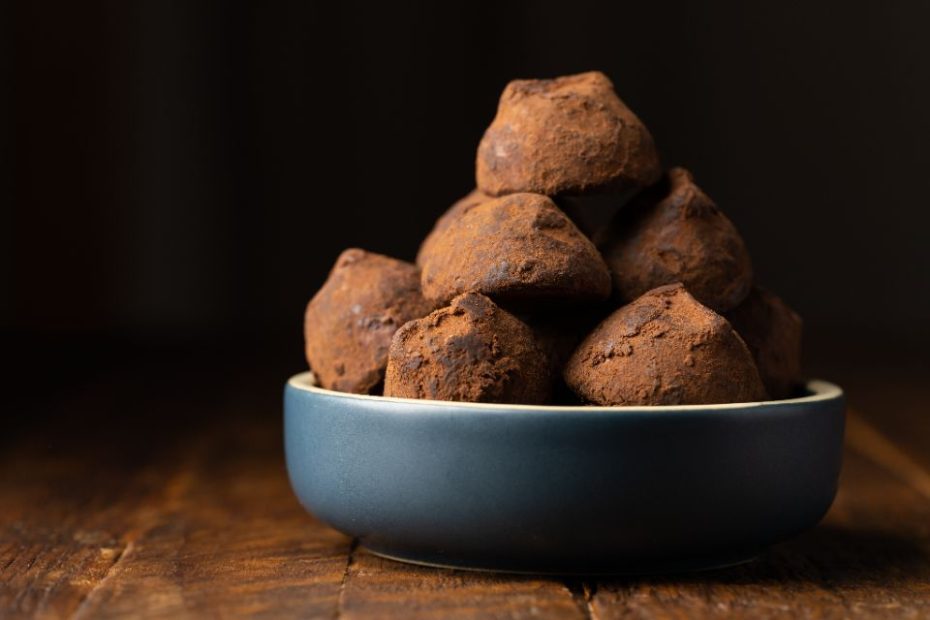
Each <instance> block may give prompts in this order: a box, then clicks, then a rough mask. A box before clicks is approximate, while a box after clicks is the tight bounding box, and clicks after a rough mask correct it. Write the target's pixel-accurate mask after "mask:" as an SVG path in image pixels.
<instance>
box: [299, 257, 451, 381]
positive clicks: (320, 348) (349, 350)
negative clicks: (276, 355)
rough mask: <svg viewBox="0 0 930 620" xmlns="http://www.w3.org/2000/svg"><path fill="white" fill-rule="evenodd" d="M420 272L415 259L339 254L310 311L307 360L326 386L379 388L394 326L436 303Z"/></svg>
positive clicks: (306, 319)
mask: <svg viewBox="0 0 930 620" xmlns="http://www.w3.org/2000/svg"><path fill="white" fill-rule="evenodd" d="M419 275H420V274H419V271H418V270H417V268H416V267H415V266H414V265H411V264H410V263H406V262H403V261H399V260H395V259H393V258H389V257H387V256H382V255H380V254H373V253H371V252H366V251H364V250H358V249H350V250H346V251H344V252H343V253H342V254H341V255H340V256H339V258H338V260H337V261H336V264H335V266H334V267H333V269H332V271H331V272H330V274H329V278H327V280H326V283H325V284H323V287H322V288H321V289H320V290H319V291H318V292H317V293H316V295H314V296H313V299H311V300H310V303H309V304H308V305H307V312H306V314H305V316H304V336H305V339H306V354H307V361H308V362H309V364H310V368H311V369H312V370H313V372H314V374H315V375H316V377H317V380H318V381H319V383H320V385H321V386H323V387H324V388H327V389H331V390H338V391H340V392H355V393H358V394H368V393H371V392H373V391H376V389H377V388H378V387H379V386H380V384H381V382H382V381H383V379H384V369H385V366H386V365H387V354H388V348H389V347H390V345H391V337H392V336H393V335H394V332H395V331H397V328H399V327H400V326H401V325H403V324H404V323H406V322H407V321H410V320H412V319H417V318H420V317H422V316H425V315H426V314H428V313H429V312H430V311H431V310H432V309H433V308H434V307H435V306H433V305H432V304H430V303H429V302H427V301H426V300H425V299H424V298H423V296H422V295H421V294H420V277H419Z"/></svg>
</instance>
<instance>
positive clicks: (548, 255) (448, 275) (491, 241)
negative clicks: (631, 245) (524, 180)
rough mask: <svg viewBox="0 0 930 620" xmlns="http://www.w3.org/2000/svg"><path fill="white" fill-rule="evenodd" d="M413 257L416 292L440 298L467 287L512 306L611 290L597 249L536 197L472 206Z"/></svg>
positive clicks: (552, 206)
mask: <svg viewBox="0 0 930 620" xmlns="http://www.w3.org/2000/svg"><path fill="white" fill-rule="evenodd" d="M420 258H421V261H422V262H421V266H422V269H423V274H422V286H423V294H424V295H425V296H426V297H427V298H428V299H431V300H435V301H437V302H440V303H442V302H446V301H448V300H450V299H452V298H453V297H455V296H456V295H458V294H461V293H465V292H469V291H476V292H479V293H484V294H485V295H488V296H489V297H491V298H493V299H494V300H495V301H497V302H498V303H503V302H506V303H518V304H520V303H526V302H536V301H540V300H546V301H552V300H558V301H581V300H597V299H604V298H606V297H607V296H608V295H609V294H610V274H609V273H608V272H607V266H606V265H605V264H604V260H603V259H602V258H601V256H600V254H598V252H597V249H596V248H595V247H594V245H593V244H592V243H591V241H590V240H589V239H588V238H587V237H585V236H584V235H583V234H582V233H581V231H579V230H578V228H576V227H575V225H574V224H573V223H572V222H571V220H569V219H568V217H567V216H566V215H565V214H564V213H562V212H561V211H560V210H559V209H558V207H556V206H555V204H554V203H553V202H552V201H551V200H550V199H549V198H547V197H545V196H541V195H539V194H512V195H510V196H505V197H503V198H497V199H495V200H490V201H488V202H483V203H481V204H478V205H475V206H473V207H472V208H470V209H468V210H467V211H465V212H464V213H462V214H461V215H460V216H458V217H456V218H454V220H453V221H452V222H451V223H450V224H449V225H448V226H447V227H446V228H445V229H444V230H441V231H439V232H438V233H437V235H436V237H435V239H434V240H433V241H431V242H430V244H429V245H428V247H427V248H425V250H424V252H423V254H422V256H421V257H420Z"/></svg>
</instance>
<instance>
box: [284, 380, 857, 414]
mask: <svg viewBox="0 0 930 620" xmlns="http://www.w3.org/2000/svg"><path fill="white" fill-rule="evenodd" d="M315 383H316V379H315V377H314V375H313V372H311V371H309V370H308V371H306V372H302V373H298V374H296V375H294V376H293V377H291V378H290V379H288V381H287V385H288V386H290V387H292V388H294V389H297V390H301V391H304V392H310V393H312V394H319V395H323V396H330V397H333V398H343V399H346V400H361V401H370V402H378V403H384V402H391V403H403V404H414V405H429V406H433V407H436V406H438V407H450V406H452V407H454V408H456V409H459V408H466V409H479V410H480V409H484V410H489V409H490V410H500V409H510V410H514V409H515V410H519V411H540V412H551V411H573V412H582V411H591V412H594V411H601V412H603V411H624V412H635V411H728V410H732V409H747V408H752V407H771V406H773V405H788V404H800V403H815V402H821V401H826V400H834V399H836V398H840V397H842V396H843V390H842V388H840V387H839V386H838V385H835V384H833V383H830V382H828V381H823V380H821V379H811V380H809V381H807V382H806V383H805V384H804V385H805V387H807V389H808V390H809V391H810V392H811V394H809V395H808V396H801V397H798V398H786V399H783V400H764V401H752V402H744V403H721V404H714V405H652V406H642V405H635V406H609V407H605V406H601V405H516V404H514V405H511V404H507V403H467V402H459V401H448V400H427V399H418V398H398V397H395V396H373V395H370V394H351V393H348V392H336V391H335V390H327V389H325V388H321V387H317V386H316V385H315Z"/></svg>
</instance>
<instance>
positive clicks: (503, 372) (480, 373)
mask: <svg viewBox="0 0 930 620" xmlns="http://www.w3.org/2000/svg"><path fill="white" fill-rule="evenodd" d="M550 379H551V376H550V372H549V366H548V363H547V360H546V357H545V354H544V352H543V350H542V349H541V347H540V346H539V345H538V344H537V342H536V340H535V338H534V336H533V332H532V330H531V329H530V328H529V327H528V326H527V325H525V324H524V323H523V322H521V321H520V320H519V319H517V318H516V317H515V316H513V315H511V314H509V313H508V312H505V311H504V310H502V309H500V308H498V307H497V306H496V305H495V304H494V302H492V301H491V300H490V299H488V298H487V297H485V296H484V295H480V294H478V293H466V294H464V295H460V296H458V297H456V298H455V299H453V300H452V302H451V303H450V304H449V306H448V307H446V308H440V309H439V310H436V311H435V312H433V313H432V314H430V315H429V316H427V317H425V318H422V319H419V320H417V321H411V322H410V323H407V324H406V325H404V326H403V327H402V328H400V329H399V330H398V331H397V333H396V334H395V335H394V340H393V342H392V343H391V351H390V356H389V358H388V367H387V375H386V376H385V381H384V395H385V396H400V397H406V398H428V399H433V400H456V401H467V402H482V403H526V404H542V403H544V402H546V400H547V398H548V397H549V390H550V383H551V381H550Z"/></svg>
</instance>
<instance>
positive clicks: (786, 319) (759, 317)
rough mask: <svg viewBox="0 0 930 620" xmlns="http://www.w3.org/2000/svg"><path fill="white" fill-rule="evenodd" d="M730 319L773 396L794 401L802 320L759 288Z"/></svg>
mask: <svg viewBox="0 0 930 620" xmlns="http://www.w3.org/2000/svg"><path fill="white" fill-rule="evenodd" d="M726 317H727V320H729V321H730V323H731V324H732V325H733V327H734V329H736V332H737V333H738V334H739V335H740V336H742V338H743V340H744V341H745V342H746V345H747V346H748V347H749V351H750V352H751V353H752V356H753V358H755V360H756V366H758V368H759V375H761V377H762V382H763V383H764V384H765V388H766V390H768V393H769V396H771V397H772V398H788V397H790V396H791V395H792V393H793V392H794V390H795V389H796V387H797V386H798V385H799V384H800V383H801V317H800V316H798V315H797V313H796V312H795V311H794V310H792V309H791V308H790V307H788V304H786V303H785V302H783V301H782V300H781V299H780V298H779V297H778V296H776V295H774V294H772V293H770V292H768V291H766V290H765V289H762V288H759V287H758V286H755V287H753V289H752V291H751V292H750V293H749V297H747V298H746V300H745V301H743V303H741V304H740V305H738V306H736V308H734V309H733V310H731V311H730V312H728V313H727V314H726Z"/></svg>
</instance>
